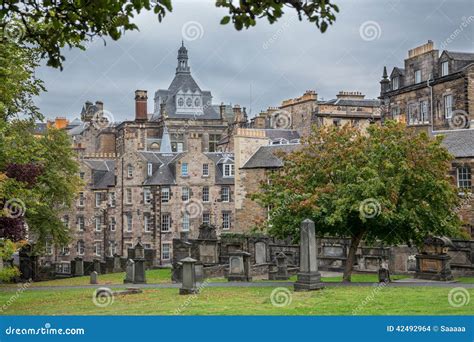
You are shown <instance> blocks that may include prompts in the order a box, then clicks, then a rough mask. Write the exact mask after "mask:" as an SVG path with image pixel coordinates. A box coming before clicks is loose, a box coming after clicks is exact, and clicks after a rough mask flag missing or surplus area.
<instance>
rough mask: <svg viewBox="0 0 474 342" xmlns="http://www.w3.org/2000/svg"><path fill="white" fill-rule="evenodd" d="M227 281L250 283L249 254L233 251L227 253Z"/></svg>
mask: <svg viewBox="0 0 474 342" xmlns="http://www.w3.org/2000/svg"><path fill="white" fill-rule="evenodd" d="M229 255H230V256H229V274H228V275H227V280H228V281H252V277H251V276H250V253H247V252H244V251H235V252H232V253H229Z"/></svg>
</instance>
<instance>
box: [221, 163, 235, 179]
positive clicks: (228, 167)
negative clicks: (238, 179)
mask: <svg viewBox="0 0 474 342" xmlns="http://www.w3.org/2000/svg"><path fill="white" fill-rule="evenodd" d="M222 174H223V176H224V177H225V178H231V177H234V176H235V164H229V163H228V164H224V165H223V167H222Z"/></svg>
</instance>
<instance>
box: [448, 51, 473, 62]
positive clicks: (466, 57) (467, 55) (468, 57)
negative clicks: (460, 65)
mask: <svg viewBox="0 0 474 342" xmlns="http://www.w3.org/2000/svg"><path fill="white" fill-rule="evenodd" d="M445 52H446V54H447V55H448V56H449V57H451V58H452V59H455V60H457V61H474V53H472V52H456V51H447V50H446V51H445Z"/></svg>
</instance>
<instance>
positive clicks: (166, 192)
mask: <svg viewBox="0 0 474 342" xmlns="http://www.w3.org/2000/svg"><path fill="white" fill-rule="evenodd" d="M164 190H166V191H164ZM163 194H166V200H164V196H163ZM160 198H161V203H168V202H169V201H170V199H171V189H170V188H169V187H164V188H161V194H160Z"/></svg>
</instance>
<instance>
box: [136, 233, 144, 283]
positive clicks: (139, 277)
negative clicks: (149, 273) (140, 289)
mask: <svg viewBox="0 0 474 342" xmlns="http://www.w3.org/2000/svg"><path fill="white" fill-rule="evenodd" d="M133 261H135V267H134V271H135V273H134V275H133V283H134V284H145V283H146V277H145V248H144V247H143V245H142V243H141V242H140V240H139V241H138V242H137V244H136V245H135V258H134V259H133Z"/></svg>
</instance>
